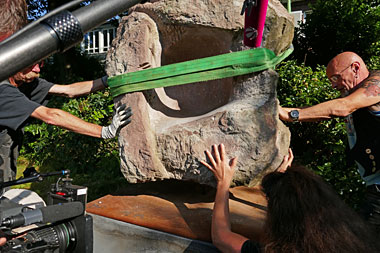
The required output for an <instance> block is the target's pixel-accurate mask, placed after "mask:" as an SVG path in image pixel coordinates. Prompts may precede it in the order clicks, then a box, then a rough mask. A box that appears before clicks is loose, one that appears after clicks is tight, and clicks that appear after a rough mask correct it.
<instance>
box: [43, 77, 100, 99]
mask: <svg viewBox="0 0 380 253" xmlns="http://www.w3.org/2000/svg"><path fill="white" fill-rule="evenodd" d="M106 86H107V77H102V78H99V79H96V80H93V81H83V82H77V83H73V84H67V85H61V84H55V85H53V86H52V87H51V88H50V90H49V94H52V95H57V96H64V97H69V98H75V97H79V96H83V95H87V94H90V93H92V92H95V91H98V90H103V89H104V88H105V87H106Z"/></svg>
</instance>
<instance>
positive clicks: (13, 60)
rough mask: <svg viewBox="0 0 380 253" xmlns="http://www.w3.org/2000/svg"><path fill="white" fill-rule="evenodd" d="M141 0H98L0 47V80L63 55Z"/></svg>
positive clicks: (53, 17) (43, 22) (48, 21)
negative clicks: (86, 34) (91, 32)
mask: <svg viewBox="0 0 380 253" xmlns="http://www.w3.org/2000/svg"><path fill="white" fill-rule="evenodd" d="M141 1H142V0H98V1H95V2H93V3H91V4H89V5H87V6H84V7H81V8H79V9H77V10H75V11H73V12H72V13H70V12H68V11H62V12H60V13H58V14H56V15H53V16H51V17H49V18H47V19H46V20H44V21H42V22H40V23H39V24H37V25H35V26H33V27H31V28H30V29H28V30H27V31H25V32H23V33H20V34H19V35H18V36H17V37H15V38H14V39H12V38H10V39H9V40H7V41H4V43H2V44H1V45H0V81H1V80H5V79H7V78H8V77H10V76H12V75H14V74H16V73H17V72H19V71H21V70H22V69H24V68H26V67H28V66H31V65H33V64H35V63H37V62H39V61H41V60H43V59H45V58H47V57H48V56H50V55H52V54H54V53H56V52H63V51H65V50H67V49H69V48H71V47H72V46H74V45H75V44H77V43H80V42H81V41H82V39H83V35H84V34H85V33H87V32H89V31H90V30H91V29H93V28H95V27H97V26H99V25H100V24H102V23H104V22H105V21H107V20H108V19H110V18H112V17H114V16H116V15H117V14H119V13H122V12H125V11H127V10H128V9H129V8H130V7H132V6H134V5H136V4H138V3H140V2H141Z"/></svg>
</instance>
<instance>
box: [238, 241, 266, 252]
mask: <svg viewBox="0 0 380 253" xmlns="http://www.w3.org/2000/svg"><path fill="white" fill-rule="evenodd" d="M240 252H241V253H260V252H261V247H260V244H258V243H256V242H254V241H251V240H247V241H245V242H244V243H243V246H241V251H240Z"/></svg>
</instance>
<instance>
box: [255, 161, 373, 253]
mask: <svg viewBox="0 0 380 253" xmlns="http://www.w3.org/2000/svg"><path fill="white" fill-rule="evenodd" d="M261 185H262V188H263V191H264V193H265V194H266V196H267V198H268V211H267V221H266V233H267V243H266V247H265V252H324V253H325V252H334V253H335V252H363V253H364V252H365V253H368V252H379V249H380V248H379V243H378V242H377V238H376V235H375V234H374V233H373V232H372V230H370V228H369V227H368V225H367V224H366V223H365V222H364V221H363V220H362V219H361V218H360V217H359V216H358V215H357V214H356V213H355V212H354V211H353V210H352V209H351V208H349V207H348V206H347V205H346V204H345V203H344V202H343V201H342V200H341V199H340V198H339V196H338V195H337V194H336V193H335V191H334V190H333V189H332V188H331V187H330V186H329V185H328V184H327V183H325V181H323V180H322V179H321V178H320V177H319V176H317V175H316V174H314V173H313V172H311V171H309V170H307V169H306V168H304V167H302V166H295V167H291V168H288V169H287V171H286V172H285V173H281V172H272V173H269V174H267V175H266V176H265V177H264V178H263V180H262V183H261Z"/></svg>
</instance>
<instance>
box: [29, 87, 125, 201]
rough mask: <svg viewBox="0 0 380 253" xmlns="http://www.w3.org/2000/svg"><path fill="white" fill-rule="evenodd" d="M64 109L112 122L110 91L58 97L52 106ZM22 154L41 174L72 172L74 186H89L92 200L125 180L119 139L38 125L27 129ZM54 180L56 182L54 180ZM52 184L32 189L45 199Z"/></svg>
mask: <svg viewBox="0 0 380 253" xmlns="http://www.w3.org/2000/svg"><path fill="white" fill-rule="evenodd" d="M57 104H59V105H61V106H60V108H61V109H62V110H64V111H67V112H69V113H71V114H73V115H75V116H78V117H79V118H81V119H83V120H85V121H88V122H91V123H95V124H99V125H108V124H109V123H110V121H111V120H112V112H113V102H112V99H111V96H110V95H109V93H108V92H106V93H105V94H102V93H95V94H90V95H89V96H86V97H84V98H79V99H70V100H66V99H63V98H58V99H56V100H53V101H52V103H51V104H50V105H49V106H52V107H56V105H57ZM22 155H23V156H24V157H25V158H27V159H28V160H29V162H30V163H32V164H35V165H37V166H39V170H40V172H48V171H58V170H62V169H69V170H70V171H71V176H72V177H73V179H74V183H75V184H77V185H84V186H88V187H89V199H90V200H91V199H94V198H95V197H99V196H102V195H104V194H106V193H109V192H110V191H113V190H114V189H116V188H117V185H118V184H119V183H120V182H123V181H125V179H124V178H123V177H122V175H121V172H120V165H119V153H118V148H117V141H116V140H114V139H113V140H102V139H98V138H93V137H88V136H84V135H80V134H76V133H73V132H70V131H68V130H65V129H62V128H59V127H56V126H52V125H47V124H45V123H40V122H36V124H30V125H28V126H27V127H25V142H24V147H23V150H22ZM53 180H54V179H53ZM50 183H52V182H51V181H49V180H48V183H47V184H45V185H42V184H40V183H35V184H33V185H32V189H33V190H35V191H36V192H37V193H39V194H40V195H42V196H44V193H45V192H46V191H47V189H48V188H47V187H48V185H49V184H50Z"/></svg>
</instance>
